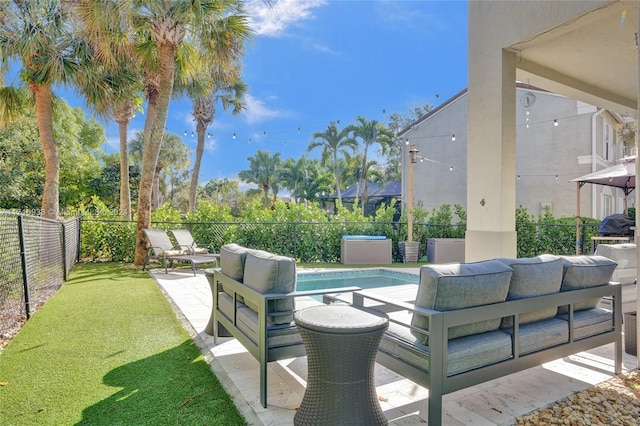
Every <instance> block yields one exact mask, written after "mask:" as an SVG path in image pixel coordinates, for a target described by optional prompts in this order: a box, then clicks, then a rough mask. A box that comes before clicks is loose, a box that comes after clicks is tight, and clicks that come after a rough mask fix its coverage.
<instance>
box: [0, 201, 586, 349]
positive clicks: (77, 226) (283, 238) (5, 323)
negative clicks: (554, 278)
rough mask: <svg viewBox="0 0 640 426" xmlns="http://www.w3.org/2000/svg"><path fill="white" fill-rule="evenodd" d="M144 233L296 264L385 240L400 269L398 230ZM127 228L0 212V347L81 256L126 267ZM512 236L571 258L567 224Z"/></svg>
mask: <svg viewBox="0 0 640 426" xmlns="http://www.w3.org/2000/svg"><path fill="white" fill-rule="evenodd" d="M597 225H598V224H592V223H582V224H581V225H580V235H579V249H580V251H581V252H582V253H588V252H589V250H588V247H589V243H590V237H591V236H593V235H597V232H598V231H597ZM152 227H154V228H163V229H166V230H170V229H177V228H187V229H190V230H191V232H192V234H193V235H194V237H195V239H196V241H198V242H201V243H206V244H211V245H213V247H214V248H215V249H216V250H218V249H219V248H220V246H222V245H223V244H227V243H230V242H235V243H238V244H242V245H246V246H249V247H254V248H260V249H263V250H268V251H272V252H274V253H280V254H283V255H287V256H291V257H294V258H296V259H298V260H299V261H302V262H337V261H339V259H340V242H341V237H342V236H343V235H385V236H387V238H390V239H391V240H392V242H393V244H392V256H393V259H394V260H395V261H401V260H402V258H401V254H400V253H399V251H398V243H399V242H401V241H405V240H406V238H407V224H406V223H403V222H362V223H360V222H324V223H314V222H269V223H264V222H254V223H211V222H201V223H192V222H188V223H187V222H154V223H153V224H152ZM81 228H82V229H81ZM135 228H136V226H135V222H129V221H126V222H123V221H120V220H104V219H92V218H86V217H85V218H80V217H77V218H73V219H69V220H66V221H55V220H47V219H42V218H40V217H35V216H29V215H24V214H17V213H9V212H0V342H1V341H2V340H3V338H6V337H11V334H12V333H14V332H16V331H17V330H18V329H19V328H20V326H21V325H22V323H24V321H25V320H26V319H28V318H29V316H30V315H31V314H32V313H33V312H35V311H36V310H37V309H38V307H39V306H40V305H42V304H43V303H44V302H45V301H46V300H47V299H48V298H49V297H50V296H51V295H52V294H53V293H55V291H56V290H57V289H58V288H59V287H60V286H61V284H62V283H63V282H64V281H65V280H66V277H67V274H68V273H69V272H70V271H71V269H72V268H73V265H74V263H75V262H77V261H78V260H79V259H80V256H81V255H82V256H83V257H87V258H88V259H97V258H100V259H102V260H108V261H124V262H132V261H133V254H134V251H135ZM516 228H517V229H516V231H517V232H518V256H519V257H527V256H536V255H538V254H541V253H554V254H574V253H575V252H576V249H575V247H576V231H575V224H571V225H569V224H558V223H518V224H517V226H516ZM464 233H465V227H464V226H461V225H434V224H415V225H414V226H413V241H418V242H420V253H419V257H418V258H419V259H424V258H425V257H426V256H427V241H428V240H429V239H430V238H464ZM81 243H82V246H81Z"/></svg>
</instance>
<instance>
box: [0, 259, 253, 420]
mask: <svg viewBox="0 0 640 426" xmlns="http://www.w3.org/2000/svg"><path fill="white" fill-rule="evenodd" d="M0 419H1V420H0V423H2V424H3V425H21V426H22V425H43V424H46V425H72V424H77V425H171V424H174V425H192V424H197V425H225V426H227V425H243V424H246V422H245V420H244V419H243V418H242V416H241V415H240V414H239V413H238V411H237V409H236V407H235V406H234V404H233V403H232V402H231V400H230V398H229V396H228V395H227V393H226V392H225V391H224V389H223V388H222V386H221V385H220V383H219V382H218V380H217V379H216V377H215V375H214V374H213V373H212V372H211V370H210V368H209V365H208V364H207V363H206V362H205V360H204V359H203V357H202V355H201V353H200V351H199V349H198V348H197V347H196V346H195V344H194V343H193V342H192V340H191V338H190V337H189V335H188V334H187V332H186V331H185V330H184V328H183V327H182V325H181V324H180V322H179V321H178V319H177V318H176V315H175V313H174V312H173V310H172V309H171V307H170V305H169V304H168V302H167V301H166V300H165V298H164V296H163V295H162V294H161V292H160V290H159V289H158V288H157V285H156V284H155V282H154V281H153V280H152V279H151V278H149V276H148V274H147V273H146V272H141V271H136V270H131V269H123V268H122V267H121V266H120V265H118V264H83V265H77V266H76V267H75V269H74V272H73V273H72V275H71V277H70V279H69V281H67V283H65V284H64V285H63V286H62V288H61V289H60V290H59V291H58V292H57V293H56V294H55V295H54V296H53V297H52V298H51V299H50V300H49V301H48V302H47V303H45V305H44V306H43V307H42V309H41V310H40V311H38V312H37V313H36V314H35V315H34V316H33V317H32V318H31V319H30V320H29V321H27V323H26V324H25V326H24V327H23V328H22V330H20V332H19V333H18V334H17V335H16V337H15V338H14V339H13V340H12V341H11V343H9V345H8V346H7V347H6V348H5V349H4V351H3V352H2V353H0Z"/></svg>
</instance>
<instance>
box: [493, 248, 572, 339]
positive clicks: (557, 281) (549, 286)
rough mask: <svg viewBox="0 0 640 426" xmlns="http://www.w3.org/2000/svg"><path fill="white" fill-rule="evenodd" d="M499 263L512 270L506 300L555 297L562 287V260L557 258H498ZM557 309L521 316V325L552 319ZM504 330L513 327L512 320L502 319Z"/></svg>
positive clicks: (546, 256)
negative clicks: (551, 295) (548, 295)
mask: <svg viewBox="0 0 640 426" xmlns="http://www.w3.org/2000/svg"><path fill="white" fill-rule="evenodd" d="M497 260H499V261H500V262H502V263H504V264H506V265H508V266H509V267H511V269H513V276H512V277H511V285H510V286H509V294H508V295H507V300H518V299H526V298H528V297H534V296H543V295H546V294H554V293H558V292H559V291H560V285H561V284H562V265H563V263H562V259H561V258H560V257H558V256H553V255H550V254H543V255H541V256H537V257H529V258H520V259H511V258H499V259H497ZM557 313H558V308H557V307H553V308H547V309H542V310H539V311H534V312H528V313H526V314H521V315H520V324H527V323H530V322H533V321H539V320H543V319H547V318H553V317H555V316H556V314H557ZM501 327H502V328H509V327H513V317H505V318H503V319H502V324H501Z"/></svg>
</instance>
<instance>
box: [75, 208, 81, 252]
mask: <svg viewBox="0 0 640 426" xmlns="http://www.w3.org/2000/svg"><path fill="white" fill-rule="evenodd" d="M76 220H77V221H78V247H76V249H77V250H76V262H77V263H80V247H81V245H82V244H81V241H80V237H81V236H82V230H81V229H80V227H81V226H82V213H80V214H79V215H78V217H77V218H76Z"/></svg>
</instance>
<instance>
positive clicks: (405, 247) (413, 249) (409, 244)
mask: <svg viewBox="0 0 640 426" xmlns="http://www.w3.org/2000/svg"><path fill="white" fill-rule="evenodd" d="M398 253H399V254H400V257H401V258H402V262H403V263H418V259H419V258H420V243H419V242H418V241H402V242H400V243H398Z"/></svg>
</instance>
